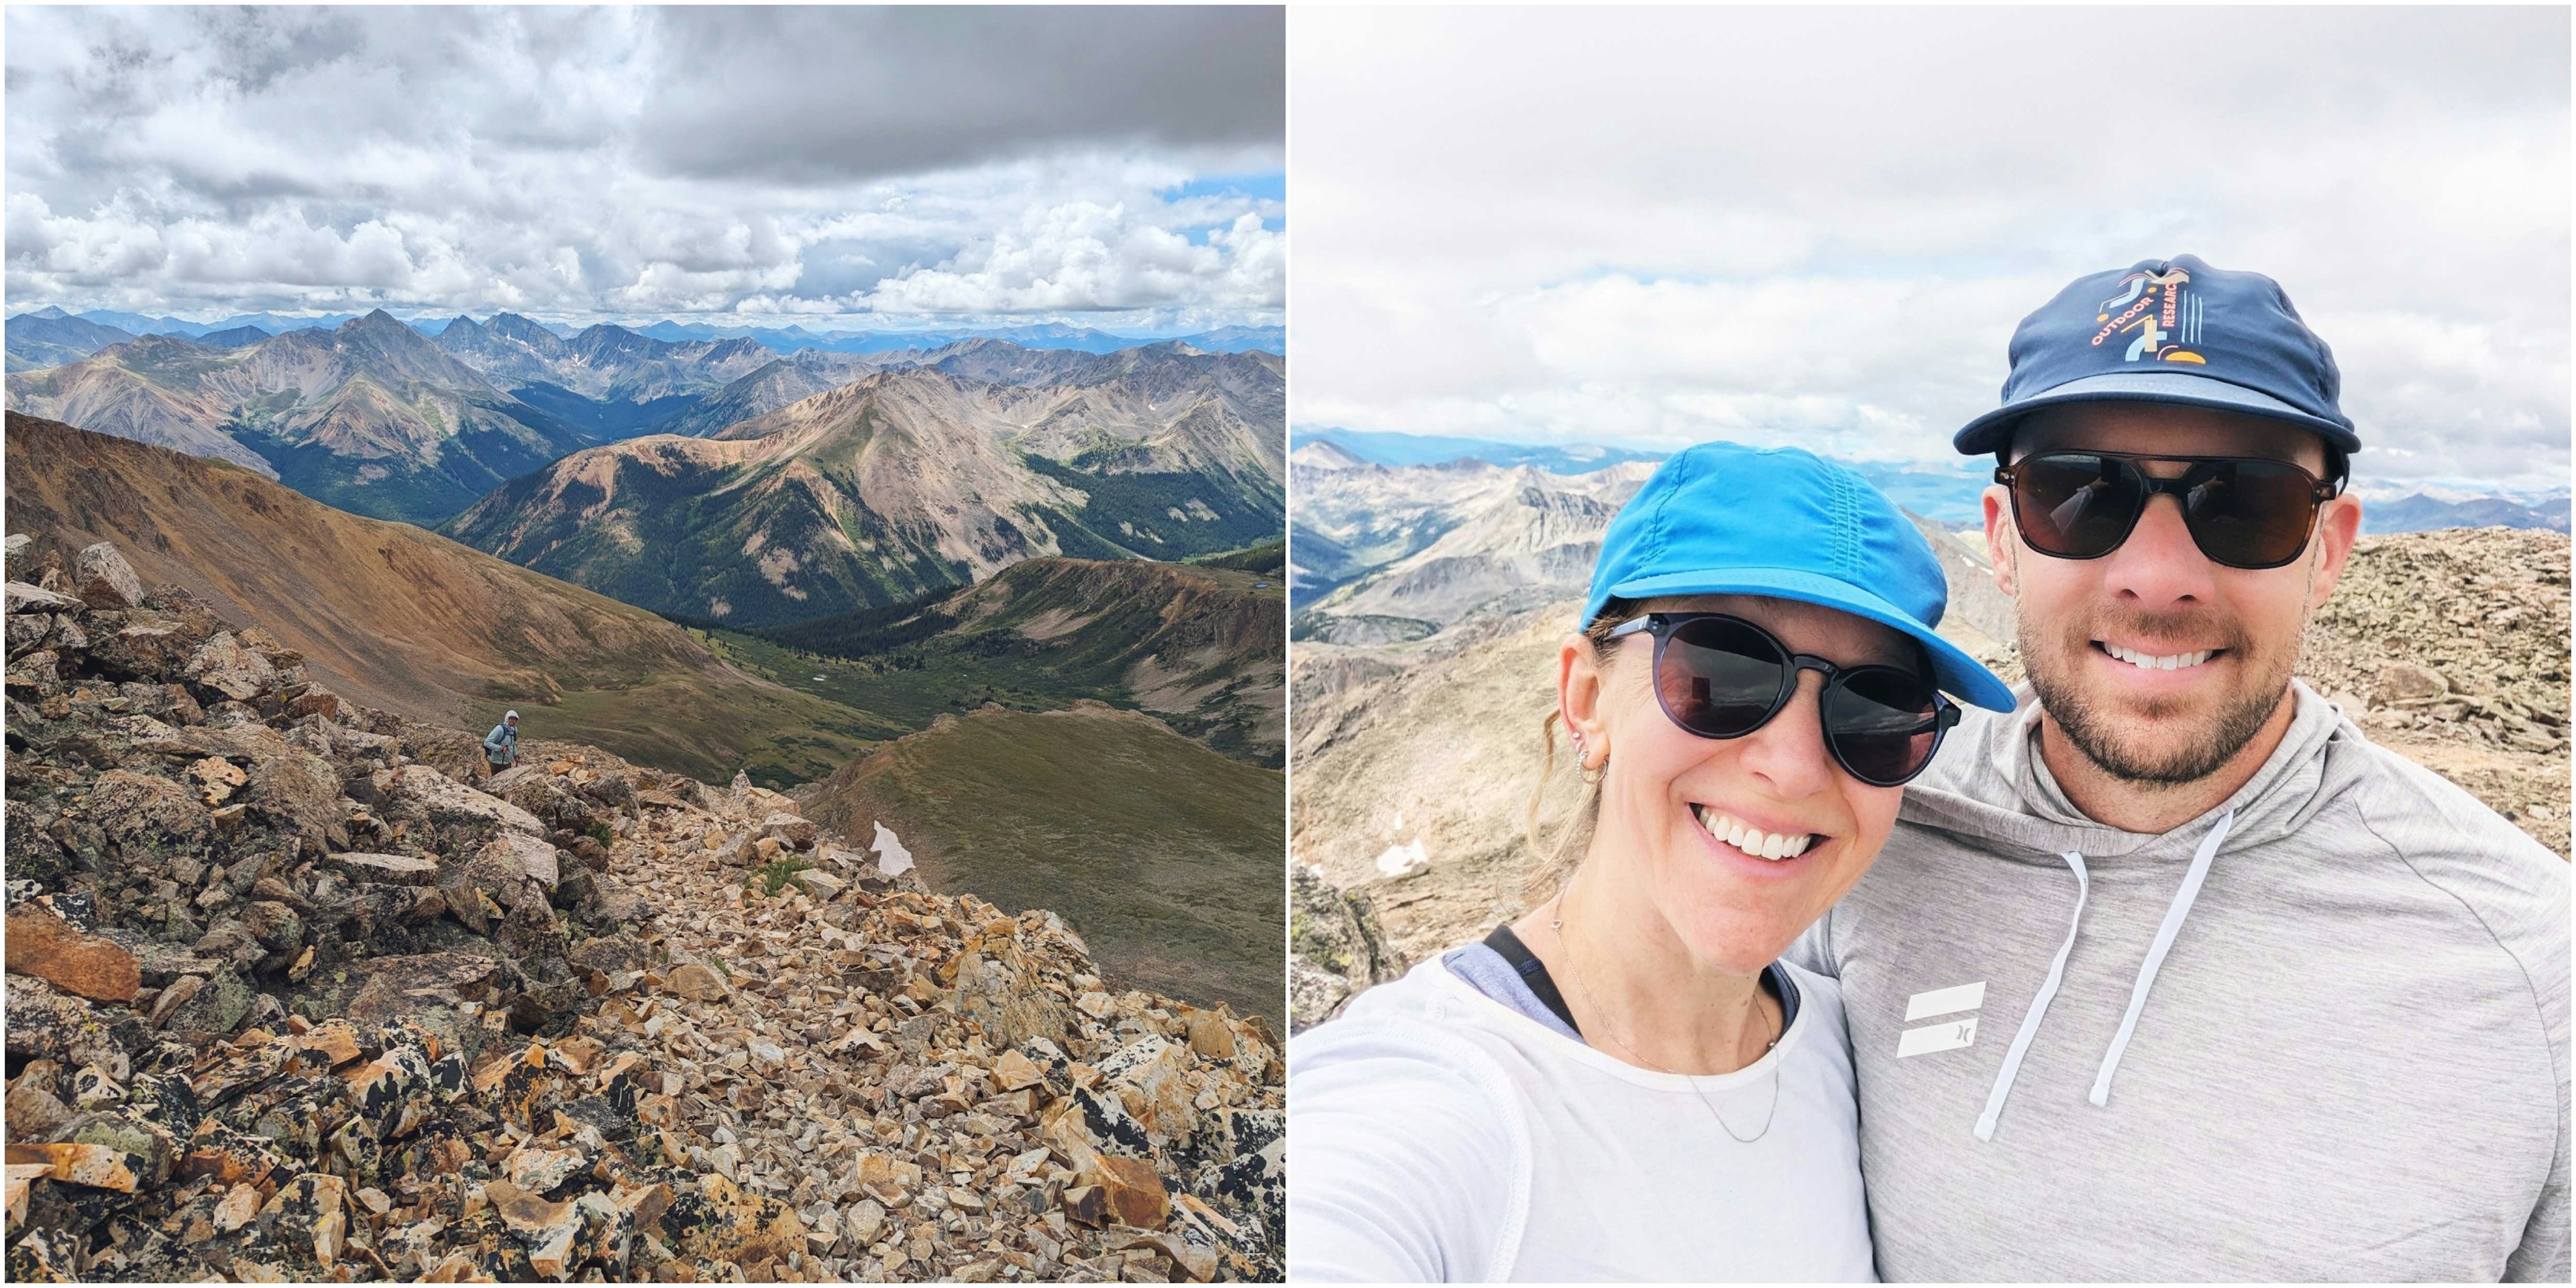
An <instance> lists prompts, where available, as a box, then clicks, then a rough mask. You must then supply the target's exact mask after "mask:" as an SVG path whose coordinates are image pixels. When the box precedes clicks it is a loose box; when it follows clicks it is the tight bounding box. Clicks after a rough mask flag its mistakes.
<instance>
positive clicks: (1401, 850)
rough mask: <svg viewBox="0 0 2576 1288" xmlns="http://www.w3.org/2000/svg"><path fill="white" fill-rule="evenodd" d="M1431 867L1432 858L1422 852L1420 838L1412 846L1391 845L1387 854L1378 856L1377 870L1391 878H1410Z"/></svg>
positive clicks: (1387, 848) (1415, 839)
mask: <svg viewBox="0 0 2576 1288" xmlns="http://www.w3.org/2000/svg"><path fill="white" fill-rule="evenodd" d="M1430 865H1431V856H1430V855H1427V854H1425V853H1423V852H1422V840H1421V838H1419V837H1416V838H1414V841H1413V843H1412V844H1410V845H1390V846H1388V847H1386V853H1384V854H1381V855H1379V856H1377V870H1378V871H1379V872H1380V873H1382V874H1384V875H1386V876H1390V877H1400V876H1408V875H1410V874H1412V873H1414V872H1418V871H1420V870H1422V869H1423V868H1426V867H1429V866H1430Z"/></svg>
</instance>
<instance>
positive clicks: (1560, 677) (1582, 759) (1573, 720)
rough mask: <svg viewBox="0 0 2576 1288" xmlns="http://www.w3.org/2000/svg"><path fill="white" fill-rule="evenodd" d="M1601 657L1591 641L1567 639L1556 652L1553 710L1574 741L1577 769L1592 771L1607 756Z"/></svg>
mask: <svg viewBox="0 0 2576 1288" xmlns="http://www.w3.org/2000/svg"><path fill="white" fill-rule="evenodd" d="M1601 684H1602V675H1601V654H1600V652H1599V651H1598V650H1597V649H1595V648H1594V647H1593V645H1592V641H1591V640H1589V639H1586V638H1584V637H1583V636H1581V635H1568V636H1566V637H1565V643H1564V644H1563V645H1562V646H1561V647H1559V648H1558V649H1557V651H1556V710H1557V715H1558V717H1559V718H1560V719H1562V720H1564V721H1565V731H1566V733H1567V734H1569V735H1571V736H1572V737H1573V738H1574V745H1575V748H1576V753H1577V764H1576V768H1578V769H1586V770H1588V769H1592V768H1594V767H1595V766H1597V765H1599V764H1600V763H1601V760H1602V759H1603V758H1605V757H1607V756H1608V755H1609V754H1610V735H1609V733H1608V731H1607V730H1606V729H1605V728H1604V727H1603V725H1602V721H1601Z"/></svg>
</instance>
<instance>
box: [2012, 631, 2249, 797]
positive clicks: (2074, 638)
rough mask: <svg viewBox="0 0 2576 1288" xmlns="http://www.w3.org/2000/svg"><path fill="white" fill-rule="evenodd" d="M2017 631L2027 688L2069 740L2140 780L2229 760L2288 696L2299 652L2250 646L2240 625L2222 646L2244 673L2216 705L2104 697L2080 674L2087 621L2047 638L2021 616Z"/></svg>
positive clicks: (2213, 769)
mask: <svg viewBox="0 0 2576 1288" xmlns="http://www.w3.org/2000/svg"><path fill="white" fill-rule="evenodd" d="M2016 633H2017V635H2018V637H2019V642H2020V646H2021V656H2022V664H2023V667H2024V669H2025V670H2026V671H2027V673H2028V674H2029V677H2030V686H2031V689H2032V691H2033V692H2035V693H2036V694H2038V696H2039V704H2040V707H2041V709H2042V710H2044V711H2046V712H2047V714H2048V717H2049V720H2050V722H2051V723H2053V724H2055V725H2056V726H2057V728H2058V731H2059V732H2061V733H2063V734H2065V735H2066V741H2067V743H2068V744H2069V745H2071V746H2073V747H2074V748H2075V749H2076V751H2078V752H2079V753H2081V754H2082V755H2083V756H2084V758H2085V759H2086V760H2089V761H2091V762H2093V764H2094V765H2096V766H2098V767H2099V768H2100V769H2101V770H2102V771H2103V772H2104V773H2107V774H2109V775H2111V776H2112V777H2114V778H2117V779H2120V780H2122V781H2125V782H2131V783H2137V784H2140V785H2142V786H2156V787H2178V786H2183V785H2185V784H2189V783H2196V782H2199V781H2200V780H2201V779H2204V778H2207V777H2209V776H2210V775H2212V774H2214V773H2217V772H2218V771H2219V770H2220V769H2221V768H2224V767H2225V766H2226V765H2227V763H2228V762H2229V761H2232V760H2234V759H2235V758H2236V755H2237V753H2239V752H2241V751H2243V750H2245V747H2246V745H2247V744H2248V743H2251V742H2253V741H2254V738H2255V736H2256V735H2258V734H2260V733H2261V732H2262V731H2263V726H2264V724H2265V723H2267V722H2268V721H2270V720H2271V718H2272V713H2273V712H2275V711H2278V710H2279V709H2280V706H2281V703H2282V702H2283V701H2285V700H2286V699H2287V698H2288V697H2289V696H2290V673H2291V667H2292V664H2293V663H2294V662H2295V661H2296V660H2297V648H2296V646H2295V645H2293V646H2292V647H2290V648H2288V649H2284V650H2280V651H2279V653H2278V655H2277V656H2273V657H2265V656H2261V655H2258V654H2255V653H2254V652H2253V651H2252V648H2251V641H2250V640H2249V639H2247V638H2246V637H2245V636H2244V633H2243V632H2241V631H2239V632H2236V634H2235V637H2234V638H2231V639H2230V640H2229V641H2228V642H2227V644H2226V645H2225V646H2224V647H2226V648H2227V649H2229V651H2230V652H2231V653H2233V654H2234V656H2235V659H2236V660H2235V669H2236V670H2237V671H2238V673H2239V674H2241V675H2243V676H2244V680H2243V682H2242V683H2240V684H2238V685H2237V686H2236V687H2235V688H2234V689H2233V690H2232V691H2230V692H2228V693H2225V694H2221V695H2219V696H2218V701H2217V703H2216V705H2215V706H2214V707H2212V706H2210V704H2208V703H2206V702H2196V701H2193V700H2191V699H2189V698H2163V699H2156V700H2152V701H2148V702H2145V703H2138V702H2130V701H2122V700H2117V699H2108V700H2104V699H2105V698H2106V697H2107V695H2100V696H2097V694H2096V693H2094V692H2093V691H2092V687H2093V686H2089V685H2088V684H2087V683H2086V682H2085V681H2084V679H2083V678H2082V677H2083V673H2084V670H2085V668H2086V666H2087V665H2088V664H2089V662H2090V659H2089V657H2088V656H2087V655H2088V654H2090V653H2091V652H2092V651H2093V645H2092V641H2093V640H2094V639H2095V638H2097V636H2096V634H2095V633H2094V632H2093V631H2092V630H2091V629H2090V627H2089V626H2082V627H2078V628H2076V629H2074V630H2071V631H2068V632H2065V633H2064V634H2062V635H2060V636H2058V637H2057V638H2054V639H2050V638H2045V637H2042V636H2040V635H2039V634H2038V633H2037V632H2035V631H2033V630H2032V629H2031V626H2030V624H2029V623H2028V622H2027V621H2025V622H2023V623H2022V624H2021V625H2020V627H2019V629H2018V631H2017V632H2016Z"/></svg>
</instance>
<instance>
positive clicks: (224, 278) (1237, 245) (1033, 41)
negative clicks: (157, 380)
mask: <svg viewBox="0 0 2576 1288" xmlns="http://www.w3.org/2000/svg"><path fill="white" fill-rule="evenodd" d="M7 23H8V104H7V105H8V166H7V176H8V177H7V200H8V270H7V271H8V279H7V280H8V304H9V308H10V311H11V312H17V311H20V310H22V309H25V308H29V307H35V306H38V305H43V304H60V305H62V306H64V307H66V308H69V309H72V310H73V311H76V312H77V311H80V310H82V309H88V308H116V309H127V310H132V311H136V312H143V313H151V314H161V313H174V314H179V315H182V316H188V317H195V318H209V317H213V316H219V315H222V314H228V313H234V312H255V311H261V310H277V311H285V312H295V311H346V310H351V309H362V308H367V307H374V306H377V305H384V306H387V307H390V308H392V309H393V310H394V311H395V312H397V313H402V312H407V311H414V310H434V311H439V312H447V311H469V312H472V313H474V314H476V315H477V316H481V315H483V314H486V313H489V312H492V311H495V310H502V309H509V310H517V311H521V312H526V313H530V314H533V315H537V316H541V317H548V318H560V319H564V320H571V321H587V320H593V319H600V318H606V319H623V320H650V319H653V318H658V317H673V318H678V319H681V320H683V321H689V320H707V321H741V322H756V323H763V324H769V323H777V322H784V321H791V320H799V321H804V322H805V323H807V324H808V325H833V324H834V322H833V321H832V320H831V318H830V315H835V314H838V315H856V316H845V317H843V318H842V319H840V324H843V325H888V324H891V323H894V322H897V321H903V322H924V321H934V320H935V321H937V322H939V323H941V324H945V325H954V324H959V323H973V322H980V321H1001V322H1010V323H1026V322H1033V321H1045V320H1064V321H1071V322H1077V323H1082V324H1087V325H1093V326H1104V327H1110V328H1113V329H1146V330H1172V331H1185V330H1195V329H1200V328H1202V327H1208V326H1218V325H1225V324H1229V323H1245V324H1277V323H1278V322H1280V321H1281V320H1282V317H1283V304H1284V291H1285V279H1286V258H1287V247H1286V223H1285V217H1286V204H1285V181H1284V178H1283V175H1282V165H1283V160H1284V158H1283V152H1282V146H1283V145H1282V135H1281V131H1282V119H1283V108H1282V103H1281V94H1282V87H1283V84H1284V75H1285V73H1284V71H1283V69H1282V66H1281V59H1282V43H1283V39H1284V37H1283V34H1282V30H1281V26H1282V24H1281V20H1280V17H1279V14H1278V12H1277V11H1276V10H1254V9H1207V8H1198V9H1115V8H1066V9H992V10H957V9H900V8H898V9H769V10H762V9H680V8H674V9H540V8H523V9H509V10H467V9H452V8H437V9H373V8H327V9H292V8H260V9H239V10H213V9H178V8H137V9H110V8H33V7H26V6H12V7H11V8H10V9H9V12H8V18H7ZM710 315H721V316H710ZM924 315H929V316H924Z"/></svg>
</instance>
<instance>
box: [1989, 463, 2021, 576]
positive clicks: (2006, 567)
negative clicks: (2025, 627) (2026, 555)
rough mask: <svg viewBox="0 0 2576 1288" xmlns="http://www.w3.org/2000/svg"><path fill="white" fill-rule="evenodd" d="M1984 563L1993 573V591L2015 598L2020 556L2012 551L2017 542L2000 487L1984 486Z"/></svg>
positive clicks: (2009, 502)
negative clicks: (1989, 566) (1990, 566)
mask: <svg viewBox="0 0 2576 1288" xmlns="http://www.w3.org/2000/svg"><path fill="white" fill-rule="evenodd" d="M1984 500H1985V506H1986V562H1987V563H1988V564H1990V565H1992V566H1993V568H1994V570H1995V589H1997V590H2000V591H2002V592H2003V593H2005V594H2006V595H2019V594H2020V586H2019V585H2018V581H2019V578H2020V573H2021V564H2020V562H2019V560H2020V555H2019V553H2018V552H2017V550H2016V549H2015V547H2017V546H2019V545H2020V544H2021V543H2020V542H2019V541H2017V540H2015V539H2014V536H2013V530H2012V498H2011V497H2010V496H2009V495H2007V494H2006V493H2005V492H2004V487H2003V484H2001V483H1993V484H1989V485H1987V487H1986V494H1985V497H1984Z"/></svg>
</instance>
